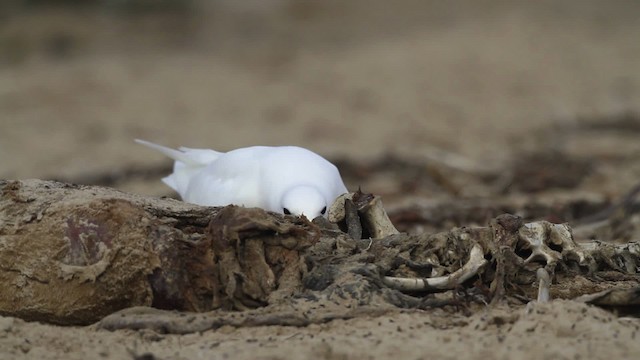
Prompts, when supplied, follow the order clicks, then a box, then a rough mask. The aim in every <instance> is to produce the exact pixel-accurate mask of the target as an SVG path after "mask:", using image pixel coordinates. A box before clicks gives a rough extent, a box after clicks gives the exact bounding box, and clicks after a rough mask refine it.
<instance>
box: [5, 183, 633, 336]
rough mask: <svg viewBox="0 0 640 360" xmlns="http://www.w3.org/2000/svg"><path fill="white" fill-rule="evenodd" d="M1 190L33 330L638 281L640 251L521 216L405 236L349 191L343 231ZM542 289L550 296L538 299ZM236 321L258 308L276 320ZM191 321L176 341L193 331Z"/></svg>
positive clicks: (426, 301) (84, 191) (10, 263)
mask: <svg viewBox="0 0 640 360" xmlns="http://www.w3.org/2000/svg"><path fill="white" fill-rule="evenodd" d="M0 194H1V195H0V196H1V197H0V289H2V290H1V291H0V314H3V315H11V316H18V317H21V318H24V319H29V320H38V321H47V322H54V323H60V324H88V323H93V322H96V321H98V320H100V319H103V318H105V316H108V317H107V318H105V320H104V321H103V322H102V324H103V326H104V327H105V328H111V329H112V328H118V327H140V326H144V325H141V324H148V326H149V327H152V328H157V327H158V326H164V325H162V324H160V323H159V322H157V321H155V322H154V321H147V320H144V321H142V320H141V319H140V318H136V316H134V315H132V313H131V311H129V312H125V313H124V314H125V315H126V316H124V315H122V314H123V313H117V312H118V311H119V310H122V309H127V308H131V307H138V309H139V307H153V308H156V309H171V310H180V311H189V312H200V313H206V314H208V315H207V316H204V315H203V316H204V317H197V319H200V320H201V321H200V320H199V322H198V326H196V327H197V328H198V329H200V330H196V331H201V328H202V327H203V326H204V327H205V328H206V327H207V326H209V328H211V327H214V326H215V324H218V325H220V324H231V325H234V324H236V325H237V324H249V325H250V324H254V323H255V321H257V323H259V324H262V323H264V324H272V323H278V321H280V323H281V324H284V325H286V324H289V323H291V324H293V325H295V324H302V325H304V324H306V323H309V322H323V321H328V320H327V319H332V318H347V317H349V316H351V315H349V314H351V313H352V311H355V310H354V309H379V310H380V311H388V310H389V309H394V308H395V309H397V308H426V307H431V306H442V305H446V304H452V305H456V304H461V301H462V302H466V303H467V304H466V305H465V306H469V305H470V303H469V302H474V301H476V300H478V301H479V302H480V303H483V302H490V301H501V300H504V299H511V300H512V301H520V300H522V301H529V300H534V299H541V300H545V299H547V298H548V297H551V298H575V297H577V296H581V295H586V294H591V293H596V292H598V291H607V290H610V289H612V287H613V285H612V282H608V281H607V279H612V278H613V279H616V281H615V286H616V287H618V288H620V287H622V288H625V289H634V288H637V287H638V286H639V285H640V278H639V277H638V272H640V251H639V250H640V244H638V243H627V244H610V243H600V242H590V243H584V244H583V243H576V242H575V241H574V240H573V237H572V235H571V229H570V228H569V227H568V226H567V225H562V224H552V223H549V222H545V221H540V222H533V223H525V222H523V221H522V220H521V219H520V218H518V217H515V216H511V215H503V216H499V217H497V218H496V219H494V220H493V221H491V222H490V224H489V226H488V227H479V228H455V229H452V230H450V231H446V232H442V233H437V234H419V235H407V234H402V233H398V231H397V230H396V229H395V227H393V225H392V224H391V222H390V221H389V218H388V217H387V216H386V212H384V209H383V208H382V204H381V202H380V201H379V199H378V198H377V197H374V196H371V195H367V194H362V193H356V194H351V195H350V198H349V200H350V201H351V202H352V205H353V206H351V205H347V206H348V207H349V208H348V209H345V201H344V199H342V201H341V202H340V201H338V202H337V203H336V204H337V205H336V204H334V206H333V207H332V208H331V209H330V212H329V218H330V219H334V220H335V214H343V215H342V218H338V219H337V220H338V221H344V223H342V224H339V225H340V226H339V227H336V226H335V225H333V226H332V225H327V224H324V225H322V222H318V223H317V224H316V223H312V222H309V221H307V220H306V219H304V218H296V217H293V216H285V215H280V214H273V213H268V212H266V211H263V210H260V209H248V208H242V207H237V206H228V207H224V208H212V207H201V206H197V205H190V204H186V203H183V202H179V201H175V200H171V199H151V198H145V197H140V196H135V195H130V194H125V193H122V192H119V191H116V190H112V189H108V188H101V187H90V186H77V185H68V184H62V183H57V182H48V181H40V180H26V181H0ZM340 204H342V208H341V206H340ZM358 218H359V219H358ZM349 224H351V225H349ZM338 228H340V229H342V230H339V229H338ZM359 237H364V238H365V239H359ZM540 269H544V271H545V272H546V273H547V274H548V275H549V277H550V279H548V280H550V282H551V283H550V285H549V281H546V280H545V279H542V278H539V274H540V272H539V271H538V270H540ZM536 274H538V278H537V277H536ZM542 280H545V281H546V282H545V284H546V285H545V286H547V285H549V286H548V289H547V288H543V289H539V285H540V284H541V283H542V282H543V281H542ZM629 291H630V293H631V294H637V292H634V291H635V290H629ZM438 292H442V293H438ZM460 292H461V293H460ZM547 292H548V294H547ZM460 294H462V295H460ZM464 294H467V295H464ZM540 294H542V296H541V295H540ZM460 296H462V297H460ZM600 298H603V297H600ZM461 299H464V300H461ZM260 309H271V310H272V311H276V312H277V311H280V310H282V309H284V310H282V311H280V312H279V314H281V316H275V315H273V314H275V313H269V312H260ZM278 309H280V310H278ZM227 310H242V312H241V314H252V313H253V312H255V311H258V313H255V314H254V315H256V316H258V315H259V314H261V315H259V317H258V318H255V319H262V320H260V321H258V320H255V319H254V320H255V321H254V322H252V321H253V320H247V319H250V318H251V316H253V315H251V316H249V315H247V316H249V317H243V316H240V317H242V318H243V319H244V320H240V318H234V316H235V315H232V314H233V313H229V312H227ZM125 311H126V310H125ZM265 311H266V310H265ZM135 313H136V312H134V314H135ZM137 313H141V314H142V315H140V316H147V315H148V314H147V313H146V312H145V311H142V312H139V311H138V312H137ZM235 314H238V313H235ZM270 314H271V315H270ZM194 316H195V315H194ZM305 318H306V319H307V320H305V321H303V320H304V319H305ZM118 319H120V320H118ZM145 319H146V318H145ZM194 319H195V318H194ZM212 319H226V320H224V321H223V320H220V321H218V322H215V321H211V320H212ZM234 319H235V320H234ZM278 319H280V320H278ZM301 319H302V320H301ZM309 319H314V320H309ZM180 324H183V325H181V326H182V327H180V326H178V327H175V328H172V330H171V332H185V331H186V332H189V331H191V330H189V329H192V327H193V326H195V325H193V326H192V325H189V323H185V322H180ZM207 324H208V325H207ZM165 325H166V324H165ZM189 326H191V327H189ZM234 326H235V325H234ZM167 331H168V330H167Z"/></svg>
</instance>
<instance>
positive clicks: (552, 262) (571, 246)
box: [518, 221, 590, 269]
mask: <svg viewBox="0 0 640 360" xmlns="http://www.w3.org/2000/svg"><path fill="white" fill-rule="evenodd" d="M518 235H519V237H520V240H522V243H521V244H526V245H525V246H523V247H524V248H525V249H529V250H531V255H529V257H527V258H526V259H525V260H524V263H525V264H528V263H530V262H532V261H534V260H538V259H544V260H545V262H546V264H547V269H553V268H555V266H556V264H557V263H558V261H560V260H568V259H573V260H576V261H577V262H578V263H579V264H580V265H585V264H586V263H587V262H588V260H590V259H589V258H590V257H589V256H588V255H587V254H586V252H585V251H584V250H583V249H582V248H580V247H579V246H578V244H577V243H576V242H575V241H574V240H573V236H572V235H571V228H570V227H569V225H567V224H552V223H550V222H547V221H537V222H532V223H528V224H524V225H523V226H522V227H521V228H520V230H519V231H518ZM551 246H553V247H555V248H559V249H560V251H555V250H553V249H552V248H551Z"/></svg>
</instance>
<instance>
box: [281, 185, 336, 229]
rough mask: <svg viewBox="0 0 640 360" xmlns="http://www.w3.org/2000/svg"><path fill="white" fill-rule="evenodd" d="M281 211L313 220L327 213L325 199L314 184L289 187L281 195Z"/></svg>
mask: <svg viewBox="0 0 640 360" xmlns="http://www.w3.org/2000/svg"><path fill="white" fill-rule="evenodd" d="M281 205H282V206H281V208H282V212H283V213H285V214H292V215H297V216H301V215H304V216H305V217H306V218H307V219H309V220H313V219H315V218H316V217H318V216H325V214H326V213H327V201H326V199H325V197H324V196H323V195H322V193H321V192H320V191H319V190H318V189H317V188H316V187H314V186H307V185H301V186H296V187H293V188H291V189H289V190H288V191H287V192H285V193H284V195H283V196H282V204H281Z"/></svg>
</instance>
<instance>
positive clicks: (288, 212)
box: [282, 208, 291, 215]
mask: <svg viewBox="0 0 640 360" xmlns="http://www.w3.org/2000/svg"><path fill="white" fill-rule="evenodd" d="M282 211H283V212H284V214H285V215H291V211H289V209H287V208H284V209H282Z"/></svg>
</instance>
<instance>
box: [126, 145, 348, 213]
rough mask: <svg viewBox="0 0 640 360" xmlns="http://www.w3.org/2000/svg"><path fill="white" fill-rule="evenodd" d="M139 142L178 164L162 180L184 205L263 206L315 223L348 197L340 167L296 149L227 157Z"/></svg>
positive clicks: (253, 150)
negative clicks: (185, 203)
mask: <svg viewBox="0 0 640 360" xmlns="http://www.w3.org/2000/svg"><path fill="white" fill-rule="evenodd" d="M135 141H136V142H137V143H139V144H142V145H146V146H148V147H150V148H152V149H154V150H157V151H159V152H161V153H163V154H164V155H166V156H168V157H170V158H172V159H173V160H175V163H174V165H173V173H172V174H171V175H169V176H167V177H165V178H163V179H162V181H163V182H164V183H165V184H167V185H168V186H169V187H171V188H172V189H174V190H175V191H176V192H177V193H178V194H180V197H181V198H182V200H184V201H186V202H190V203H194V204H198V205H205V206H225V205H230V204H234V205H240V206H246V207H260V208H263V209H265V210H269V211H273V212H280V213H284V214H293V215H299V216H300V215H304V216H306V217H307V218H308V219H314V218H316V217H317V216H326V213H327V208H328V207H329V206H331V204H332V203H333V201H334V200H335V199H336V198H337V197H338V196H340V195H341V194H344V193H346V192H347V188H346V187H345V185H344V182H343V181H342V178H341V177H340V172H339V171H338V168H336V167H335V165H333V164H332V163H330V162H329V161H327V160H325V159H324V158H323V157H321V156H320V155H318V154H316V153H314V152H312V151H310V150H307V149H304V148H301V147H297V146H251V147H246V148H240V149H236V150H232V151H229V152H226V153H223V152H218V151H214V150H210V149H191V148H185V147H181V148H178V150H175V149H171V148H168V147H165V146H162V145H158V144H154V143H151V142H148V141H144V140H138V139H136V140H135Z"/></svg>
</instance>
